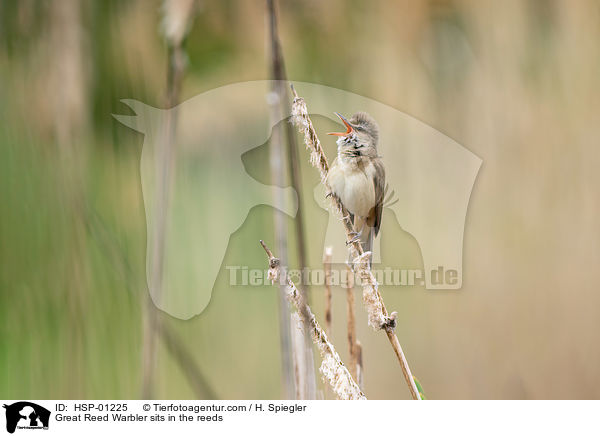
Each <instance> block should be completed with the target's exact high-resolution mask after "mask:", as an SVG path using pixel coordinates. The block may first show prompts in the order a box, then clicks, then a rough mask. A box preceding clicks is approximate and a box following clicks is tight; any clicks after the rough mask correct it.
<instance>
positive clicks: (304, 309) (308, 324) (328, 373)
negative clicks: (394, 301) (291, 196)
mask: <svg viewBox="0 0 600 436" xmlns="http://www.w3.org/2000/svg"><path fill="white" fill-rule="evenodd" d="M260 245H262V247H263V249H264V250H265V253H267V256H268V258H269V275H268V277H269V279H270V280H271V281H272V282H273V283H274V282H275V281H279V282H283V283H284V284H285V286H286V292H287V295H286V296H287V298H288V300H289V301H290V302H291V303H292V304H293V305H294V306H295V307H296V310H297V311H298V312H297V313H298V314H299V316H300V319H301V320H302V322H303V324H304V328H305V329H306V330H309V331H310V334H311V336H312V340H313V342H314V343H315V345H316V346H317V348H318V349H319V353H320V354H321V358H322V359H323V362H322V363H321V367H320V371H321V375H322V376H323V379H324V380H325V381H326V382H328V383H329V385H330V386H331V388H332V390H333V392H335V394H336V395H337V397H338V398H339V399H341V400H366V399H367V398H366V397H365V394H363V393H362V391H361V390H360V388H359V387H358V385H357V384H356V382H355V381H354V379H353V378H352V376H351V375H350V372H349V371H348V369H347V368H346V367H345V366H344V363H343V362H342V359H340V356H339V354H338V353H337V351H335V347H334V346H333V344H332V343H331V342H329V339H328V337H327V333H325V331H324V330H323V329H322V328H321V326H320V325H319V323H318V322H317V320H316V318H315V315H314V314H313V313H312V311H311V309H310V307H309V305H308V304H307V302H306V299H305V298H304V296H303V293H302V292H300V291H299V290H298V288H296V285H294V282H292V281H291V280H290V278H289V277H288V276H287V275H285V276H284V277H283V280H279V278H280V276H281V262H280V260H279V259H277V258H276V257H275V256H273V253H272V252H271V250H270V249H269V247H267V246H266V244H265V243H264V242H263V241H262V240H261V241H260ZM284 274H285V273H284Z"/></svg>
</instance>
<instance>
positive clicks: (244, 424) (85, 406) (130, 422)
mask: <svg viewBox="0 0 600 436" xmlns="http://www.w3.org/2000/svg"><path fill="white" fill-rule="evenodd" d="M2 403H3V404H4V405H5V408H4V412H5V413H3V414H2V415H3V416H2V418H1V419H0V421H1V425H2V426H3V427H5V428H4V429H2V430H1V431H4V430H6V431H8V433H14V434H16V435H19V436H27V435H28V434H31V435H36V436H40V435H44V436H50V435H52V434H56V435H67V436H68V435H81V434H86V435H106V434H107V433H108V434H110V435H111V436H116V435H121V434H122V435H130V434H149V435H152V434H161V435H163V434H166V432H168V433H169V434H173V435H176V434H203V433H204V434H210V435H219V434H240V435H246V434H261V435H278V436H282V435H283V436H288V435H303V436H305V435H306V434H328V433H329V432H331V434H365V435H366V434H373V433H377V434H378V433H382V434H403V435H404V434H411V435H428V434H436V435H437V434H440V435H461V436H464V435H477V436H480V435H482V434H485V435H503V436H504V435H507V434H510V435H514V434H517V435H520V434H527V435H531V434H598V432H599V430H600V424H599V422H598V420H597V418H595V417H596V416H597V413H598V410H600V408H599V405H600V404H599V402H598V401H419V402H413V401H357V402H344V401H312V402H311V401H45V400H5V401H2ZM36 430H37V432H36ZM40 430H41V433H40V432H39V431H40ZM5 434H6V433H5Z"/></svg>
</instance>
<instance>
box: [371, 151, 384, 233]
mask: <svg viewBox="0 0 600 436" xmlns="http://www.w3.org/2000/svg"><path fill="white" fill-rule="evenodd" d="M373 166H374V167H375V178H374V179H373V184H374V185H375V208H374V209H375V210H374V216H373V218H374V222H373V229H374V230H375V236H377V234H378V233H379V228H380V227H381V215H382V213H383V197H384V194H385V169H384V168H383V162H382V161H381V159H380V158H377V159H374V160H373Z"/></svg>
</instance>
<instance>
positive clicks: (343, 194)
mask: <svg viewBox="0 0 600 436" xmlns="http://www.w3.org/2000/svg"><path fill="white" fill-rule="evenodd" d="M337 115H338V116H339V117H340V119H341V120H342V122H343V123H344V125H345V126H346V132H343V133H330V135H335V136H339V139H338V140H337V144H338V155H337V157H336V159H335V160H334V161H333V164H332V165H331V168H330V169H329V173H328V175H327V185H328V186H329V188H330V189H331V192H330V194H331V195H335V196H336V197H337V198H338V199H339V200H340V201H341V202H342V204H343V205H344V207H345V208H346V209H347V210H348V212H350V213H351V215H352V220H353V224H354V228H355V230H356V231H357V232H358V235H359V237H360V240H361V243H362V245H363V249H364V250H365V251H372V248H373V237H374V236H377V235H378V234H379V229H380V228H381V215H382V212H383V197H384V189H385V169H384V167H383V162H382V160H381V157H380V156H379V155H378V154H377V142H378V140H379V127H378V126H377V123H376V122H375V120H373V118H371V116H370V115H368V114H367V113H365V112H358V113H356V114H354V115H352V117H351V118H350V119H349V120H346V119H345V118H344V117H343V116H342V115H340V114H337Z"/></svg>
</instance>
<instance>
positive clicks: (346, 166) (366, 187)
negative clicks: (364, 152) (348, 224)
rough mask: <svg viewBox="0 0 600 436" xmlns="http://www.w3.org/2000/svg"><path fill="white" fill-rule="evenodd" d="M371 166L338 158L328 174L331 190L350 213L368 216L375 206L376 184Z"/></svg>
mask: <svg viewBox="0 0 600 436" xmlns="http://www.w3.org/2000/svg"><path fill="white" fill-rule="evenodd" d="M369 167H370V166H369V165H367V166H366V167H365V168H364V169H361V168H360V167H359V165H357V164H356V163H355V162H344V161H343V160H340V159H338V160H337V162H336V164H335V165H334V166H332V167H331V169H330V171H329V174H328V175H327V183H328V184H329V187H330V188H331V191H332V192H333V193H334V194H335V195H336V196H337V197H338V198H339V199H340V200H341V201H342V203H343V205H344V206H345V207H346V209H348V211H349V212H350V213H352V214H354V215H357V216H360V217H367V216H368V215H369V212H370V211H371V209H372V208H373V207H374V206H375V186H374V184H373V177H372V175H371V174H370V173H371V172H370V171H369Z"/></svg>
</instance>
